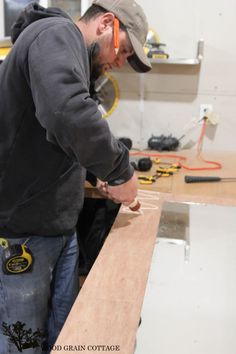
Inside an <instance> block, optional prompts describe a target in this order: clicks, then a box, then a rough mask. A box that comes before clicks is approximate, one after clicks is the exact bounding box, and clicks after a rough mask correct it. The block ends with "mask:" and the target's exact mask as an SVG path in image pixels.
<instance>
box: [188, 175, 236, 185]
mask: <svg viewBox="0 0 236 354" xmlns="http://www.w3.org/2000/svg"><path fill="white" fill-rule="evenodd" d="M184 180H185V183H199V182H221V181H222V182H236V177H228V178H227V177H225V178H221V177H217V176H185V177H184Z"/></svg>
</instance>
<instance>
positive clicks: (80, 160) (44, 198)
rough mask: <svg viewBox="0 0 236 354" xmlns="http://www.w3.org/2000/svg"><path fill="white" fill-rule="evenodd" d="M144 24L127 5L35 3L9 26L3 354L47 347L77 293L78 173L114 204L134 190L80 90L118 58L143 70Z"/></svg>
mask: <svg viewBox="0 0 236 354" xmlns="http://www.w3.org/2000/svg"><path fill="white" fill-rule="evenodd" d="M119 28H120V29H119ZM147 30H148V26H147V22H146V18H145V15H144V13H143V11H142V9H141V8H140V7H139V6H138V5H137V4H136V3H135V2H134V1H133V0H119V1H117V0H116V1H112V0H96V1H94V3H93V6H92V7H91V8H90V9H89V10H88V12H87V13H86V14H85V15H84V16H83V17H82V18H81V19H80V21H78V22H77V23H76V24H75V23H73V22H72V21H71V19H70V18H69V17H68V16H67V15H66V14H65V13H64V12H62V11H60V10H59V9H55V8H51V9H50V8H49V9H44V8H42V7H40V6H39V5H38V4H36V3H33V4H30V5H29V6H28V7H27V8H26V9H25V11H24V12H23V13H22V14H21V15H20V17H19V18H18V20H17V21H16V23H15V25H14V26H13V30H12V40H13V42H14V45H13V48H12V50H11V52H10V54H9V55H8V56H7V58H6V59H5V60H4V62H3V63H2V64H1V66H0V93H1V94H0V244H1V247H0V257H1V259H2V268H1V270H0V301H1V302H0V319H1V323H0V343H1V345H0V354H6V353H11V354H13V353H14V354H15V353H18V352H19V351H20V352H21V351H24V350H26V349H27V354H39V353H40V354H41V353H42V350H43V352H50V348H51V347H52V345H53V343H54V342H55V340H56V338H57V336H58V333H59V332H60V330H61V328H62V326H63V324H64V321H65V319H66V317H67V315H68V312H69V310H70V308H71V306H72V304H73V302H74V300H75V297H76V295H77V293H78V276H77V260H78V246H77V238H76V234H75V226H76V222H77V218H78V214H79V211H80V210H81V207H82V204H83V190H84V178H85V173H86V169H88V170H89V171H90V172H91V173H93V174H94V175H95V176H96V177H98V178H99V179H100V180H101V181H106V182H107V183H106V184H102V187H101V189H102V190H103V192H105V193H106V195H107V196H108V197H109V198H111V199H112V200H113V201H115V202H119V203H124V204H125V205H129V204H130V203H131V202H132V201H133V200H134V198H135V196H136V193H137V184H136V178H135V176H134V174H133V169H132V167H131V166H130V164H129V157H128V150H127V149H126V148H125V147H124V146H123V145H122V144H121V143H119V142H118V141H117V140H116V139H115V138H114V137H113V135H112V134H111V132H110V130H109V127H108V125H107V122H106V121H105V120H103V119H101V114H100V112H99V111H98V108H97V105H96V103H95V102H94V101H93V100H92V99H91V97H90V95H89V85H90V77H91V76H92V77H93V78H94V77H96V76H99V75H100V74H101V73H102V72H103V71H105V70H110V69H112V68H114V67H117V68H120V67H122V66H123V65H124V63H125V61H126V60H127V59H128V61H129V62H130V64H131V66H132V67H133V68H134V69H135V70H136V71H139V72H145V71H148V70H150V64H149V62H148V59H147V57H146V56H145V53H144V51H143V48H142V47H143V44H144V42H145V38H146V34H147ZM42 348H43V349H42Z"/></svg>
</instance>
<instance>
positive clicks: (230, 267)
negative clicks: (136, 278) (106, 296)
mask: <svg viewBox="0 0 236 354" xmlns="http://www.w3.org/2000/svg"><path fill="white" fill-rule="evenodd" d="M165 209H166V210H165V211H164V213H163V215H162V218H161V224H160V228H159V235H158V241H157V244H156V247H155V250H154V255H153V260H152V266H151V271H150V275H149V280H148V285H147V289H146V295H145V299H144V304H143V309H142V324H141V326H140V328H139V330H138V332H137V345H136V350H135V354H156V353H157V354H235V353H236V336H235V332H236V300H235V299H236V208H233V207H223V206H222V207H221V206H210V205H178V204H172V205H168V204H167V205H166V208H165ZM174 210H176V214H175V213H174ZM171 220H172V221H173V220H174V222H171ZM168 225H169V227H168ZM176 235H178V237H175V236H176Z"/></svg>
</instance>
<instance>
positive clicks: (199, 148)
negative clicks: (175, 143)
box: [130, 118, 222, 171]
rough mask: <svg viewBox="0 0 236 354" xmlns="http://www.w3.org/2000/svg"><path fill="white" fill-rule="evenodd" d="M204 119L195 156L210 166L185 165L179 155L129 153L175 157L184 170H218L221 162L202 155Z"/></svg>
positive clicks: (144, 154)
mask: <svg viewBox="0 0 236 354" xmlns="http://www.w3.org/2000/svg"><path fill="white" fill-rule="evenodd" d="M206 121H207V119H206V118H204V119H203V124H202V130H201V134H200V137H199V140H198V144H197V158H198V159H199V160H200V161H202V162H205V163H206V164H209V165H211V166H210V167H206V166H204V167H190V166H187V165H185V164H183V162H181V161H186V160H187V158H186V157H185V156H181V155H171V154H155V153H154V154H152V153H143V152H142V153H140V152H132V153H130V155H131V156H138V155H142V156H148V157H159V158H163V157H164V158H172V159H177V160H178V163H179V165H180V166H181V167H183V168H184V169H186V170H189V171H204V170H206V171H208V170H219V169H221V168H222V164H221V163H219V162H216V161H209V160H205V159H204V158H203V156H202V144H203V138H204V135H205V130H206Z"/></svg>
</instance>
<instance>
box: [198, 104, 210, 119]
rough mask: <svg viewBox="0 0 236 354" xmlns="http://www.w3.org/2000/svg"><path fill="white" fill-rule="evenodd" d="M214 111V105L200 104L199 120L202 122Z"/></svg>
mask: <svg viewBox="0 0 236 354" xmlns="http://www.w3.org/2000/svg"><path fill="white" fill-rule="evenodd" d="M212 110H213V107H212V104H210V103H205V104H200V116H199V120H202V119H203V118H204V117H206V116H207V115H208V114H211V113H212Z"/></svg>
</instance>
